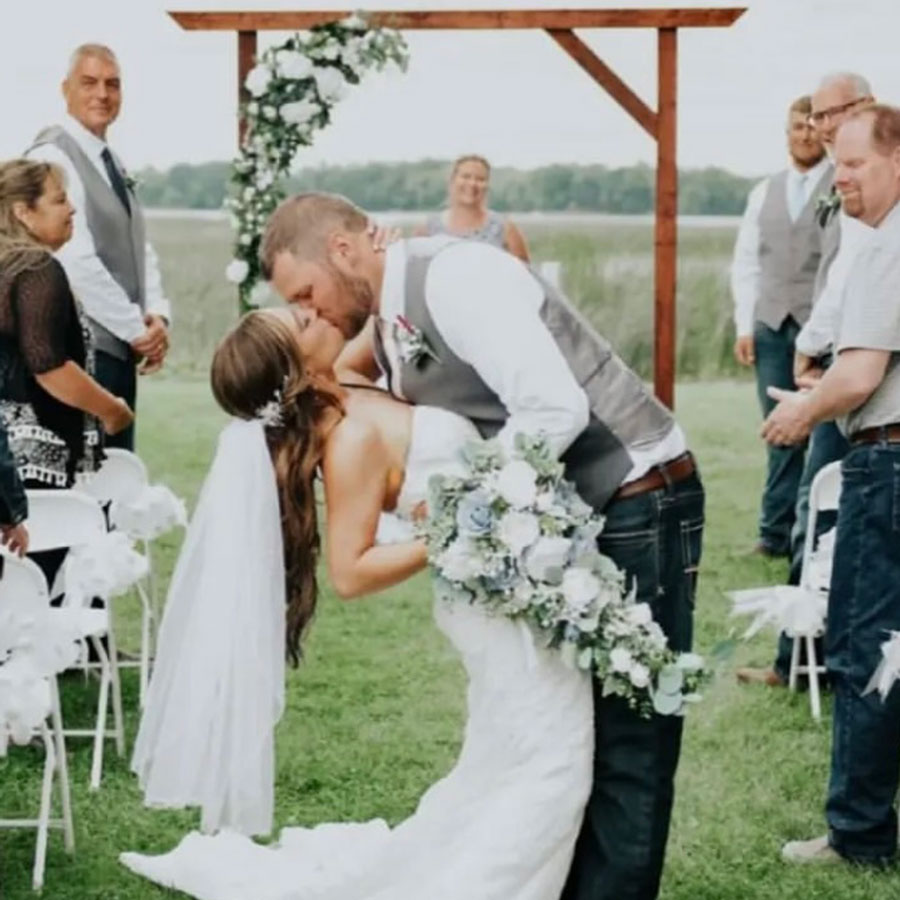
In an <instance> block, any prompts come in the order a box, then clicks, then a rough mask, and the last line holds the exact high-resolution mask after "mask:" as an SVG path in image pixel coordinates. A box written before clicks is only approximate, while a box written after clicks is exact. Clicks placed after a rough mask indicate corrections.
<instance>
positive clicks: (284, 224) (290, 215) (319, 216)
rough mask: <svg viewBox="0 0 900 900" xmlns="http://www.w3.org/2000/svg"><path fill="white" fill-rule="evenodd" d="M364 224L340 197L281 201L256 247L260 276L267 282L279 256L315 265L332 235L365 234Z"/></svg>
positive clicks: (359, 214) (351, 205) (356, 209)
mask: <svg viewBox="0 0 900 900" xmlns="http://www.w3.org/2000/svg"><path fill="white" fill-rule="evenodd" d="M368 224H369V218H368V216H367V215H366V214H365V213H364V212H363V211H362V210H361V209H360V208H359V207H358V206H356V204H354V203H351V202H350V201H349V200H348V199H347V198H346V197H342V196H340V194H325V193H319V192H309V193H305V194H295V195H294V196H293V197H288V198H287V199H286V200H282V201H281V203H280V204H279V205H278V207H277V209H276V210H275V212H273V213H272V215H271V216H270V217H269V221H268V222H267V223H266V230H265V232H263V237H262V241H261V242H260V246H259V261H260V267H261V268H262V274H263V277H264V278H266V279H267V280H268V279H271V277H272V269H273V267H274V265H275V258H276V257H277V256H278V255H279V254H280V253H283V252H284V251H288V252H289V253H291V254H293V255H294V256H295V257H296V258H297V259H298V260H302V261H306V260H310V261H313V262H317V261H320V260H323V259H325V256H326V248H327V244H328V236H329V235H330V234H331V233H332V232H334V231H337V230H343V231H352V232H357V231H365V229H366V227H367V226H368Z"/></svg>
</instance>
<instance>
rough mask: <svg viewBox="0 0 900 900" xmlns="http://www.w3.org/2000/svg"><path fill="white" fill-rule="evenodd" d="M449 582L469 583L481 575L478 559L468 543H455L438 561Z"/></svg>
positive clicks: (458, 541)
mask: <svg viewBox="0 0 900 900" xmlns="http://www.w3.org/2000/svg"><path fill="white" fill-rule="evenodd" d="M437 564H438V568H439V569H440V570H441V574H442V575H443V576H444V578H446V579H447V580H448V581H468V580H469V579H470V578H474V577H475V576H476V575H478V574H479V572H478V559H477V557H476V555H475V553H474V552H473V551H472V547H471V545H470V544H469V542H468V541H460V540H457V541H454V542H453V543H452V544H451V545H450V546H449V547H448V548H447V549H446V550H445V551H444V552H443V553H442V554H441V555H440V556H439V557H438V560H437Z"/></svg>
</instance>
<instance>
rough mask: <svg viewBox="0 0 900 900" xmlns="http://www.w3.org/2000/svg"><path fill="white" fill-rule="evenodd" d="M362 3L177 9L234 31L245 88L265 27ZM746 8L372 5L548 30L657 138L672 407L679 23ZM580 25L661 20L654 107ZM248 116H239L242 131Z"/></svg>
mask: <svg viewBox="0 0 900 900" xmlns="http://www.w3.org/2000/svg"><path fill="white" fill-rule="evenodd" d="M354 11H355V10H353V9H347V10H335V9H331V10H321V11H301V12H292V11H289V10H284V11H278V12H262V11H260V12H249V11H247V12H240V11H236V12H183V11H178V12H170V13H169V15H170V16H171V17H172V18H173V19H174V20H175V21H176V22H177V23H178V24H179V25H180V26H181V27H182V28H185V29H189V30H197V31H235V32H237V51H238V94H239V97H241V98H243V97H244V93H243V90H244V88H243V84H244V79H245V77H246V75H247V73H248V72H249V71H250V69H251V68H252V67H253V65H254V63H255V58H256V37H257V33H258V32H259V31H303V30H306V29H308V28H312V27H313V26H314V25H322V24H325V23H327V22H334V21H337V20H339V19H343V18H345V17H346V16H348V15H350V14H351V13H352V12H354ZM745 11H746V10H745V9H743V8H740V9H738V8H708V9H494V10H491V9H467V10H463V9H460V10H431V11H426V10H394V11H391V10H384V11H379V12H372V11H366V16H367V17H368V19H369V21H370V22H371V23H372V24H373V25H380V26H383V27H387V28H396V29H399V30H419V29H445V30H459V29H526V28H527V29H534V28H538V29H541V30H543V31H546V32H547V34H549V35H550V37H551V38H552V39H553V40H554V41H556V43H557V44H558V45H559V46H560V47H562V49H563V50H565V51H566V53H568V54H569V55H570V56H571V57H572V58H573V59H574V60H575V62H577V63H578V65H579V66H581V68H582V69H584V70H585V71H586V72H587V73H588V74H589V75H591V76H592V77H593V78H594V80H595V81H596V82H597V83H598V84H599V85H600V86H601V87H602V88H604V89H605V90H606V91H607V92H608V93H609V94H610V96H611V97H612V98H613V99H614V100H615V101H616V102H617V103H618V104H619V105H620V106H621V107H622V108H623V109H624V110H625V111H626V112H627V113H628V114H629V115H630V116H631V117H632V118H633V119H634V120H635V121H636V122H637V123H638V125H640V126H641V128H643V129H644V131H646V132H647V133H648V134H649V135H650V136H651V137H652V138H653V139H654V140H655V141H656V148H657V150H656V223H655V230H654V248H655V249H654V273H655V279H654V342H653V386H654V389H655V391H656V395H657V397H659V399H660V400H662V402H663V403H665V404H666V405H667V406H668V407H669V408H672V407H673V405H674V401H675V290H676V283H677V268H676V266H677V260H676V251H677V228H678V226H677V212H678V168H677V140H676V111H677V97H678V90H677V84H678V82H677V54H678V29H679V28H710V27H727V26H729V25H732V24H733V23H734V22H735V21H736V20H737V19H738V18H739V17H740V16H741V15H742V14H743V13H744V12H745ZM576 28H654V29H656V32H657V61H658V74H657V85H658V89H657V104H656V109H655V110H654V109H652V108H651V107H649V106H648V105H647V104H646V103H645V102H644V101H643V100H642V99H641V98H640V97H639V96H638V95H637V94H636V93H635V92H634V91H632V90H631V88H630V87H628V85H627V84H626V83H625V82H624V81H623V80H622V79H621V78H620V77H619V76H618V75H617V74H616V73H615V72H614V71H613V70H612V69H611V68H610V67H609V66H608V65H606V63H604V62H603V60H602V59H600V58H599V57H598V56H597V55H596V54H595V53H594V51H593V50H591V48H590V47H589V46H588V45H587V44H585V43H584V41H582V40H581V38H580V37H578V35H576V34H575V30H574V29H576ZM243 128H244V123H243V122H239V124H238V137H239V138H240V137H241V136H242V134H243Z"/></svg>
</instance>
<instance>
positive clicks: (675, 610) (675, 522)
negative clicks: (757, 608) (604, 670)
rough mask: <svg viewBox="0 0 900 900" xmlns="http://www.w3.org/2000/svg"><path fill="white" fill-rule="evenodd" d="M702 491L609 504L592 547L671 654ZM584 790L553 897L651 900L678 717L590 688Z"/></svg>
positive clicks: (679, 487)
mask: <svg viewBox="0 0 900 900" xmlns="http://www.w3.org/2000/svg"><path fill="white" fill-rule="evenodd" d="M703 509H704V496H703V485H702V484H701V482H700V478H699V476H698V475H697V474H694V475H691V476H690V477H689V478H687V479H685V480H684V481H681V482H679V483H678V484H674V485H669V486H668V487H666V488H664V489H661V490H658V491H649V492H647V493H646V494H639V495H637V496H635V497H629V498H626V499H624V500H618V501H614V502H612V503H610V504H609V505H608V506H607V507H606V509H605V510H604V514H605V515H606V517H607V518H606V527H605V528H604V530H603V533H602V534H601V535H600V544H599V545H600V550H601V552H603V553H605V554H607V555H608V556H610V557H611V558H612V559H613V560H614V561H615V562H616V563H617V564H618V565H619V566H621V567H622V568H623V569H624V570H625V571H626V572H627V574H628V578H629V582H630V581H631V579H636V580H637V600H638V602H644V603H648V604H649V605H650V607H651V609H652V610H653V615H654V617H655V619H656V621H657V622H659V624H660V625H661V626H662V628H663V630H664V631H665V632H666V634H667V635H668V638H669V644H670V646H672V647H673V648H674V649H676V650H689V649H690V648H691V640H692V635H693V618H694V595H695V591H696V585H697V567H698V565H699V563H700V552H701V545H702V538H703V522H704V518H703V515H704V513H703ZM594 723H595V729H596V750H595V758H594V786H593V791H592V793H591V797H590V800H589V801H588V806H587V809H586V811H585V819H584V824H583V825H582V829H581V834H580V835H579V838H578V844H577V846H576V850H575V858H574V860H573V862H572V869H571V871H570V873H569V879H568V883H567V884H566V887H565V890H564V891H563V894H562V897H563V900H653V898H655V897H656V896H657V893H658V891H659V880H660V876H661V874H662V867H663V861H664V858H665V851H666V840H667V838H668V834H669V820H670V818H671V813H672V801H673V798H674V778H675V770H676V768H677V766H678V756H679V752H680V749H681V732H682V723H683V719H681V718H680V717H678V716H657V715H654V716H653V717H652V718H650V719H643V718H641V717H640V716H639V715H637V713H635V712H633V711H632V710H631V709H629V708H628V705H627V704H626V703H625V702H623V701H621V700H619V699H617V698H611V697H603V696H602V690H601V685H599V684H598V683H597V682H595V684H594Z"/></svg>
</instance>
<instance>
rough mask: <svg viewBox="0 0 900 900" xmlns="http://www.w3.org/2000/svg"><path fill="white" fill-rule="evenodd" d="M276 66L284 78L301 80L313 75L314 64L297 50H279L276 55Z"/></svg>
mask: <svg viewBox="0 0 900 900" xmlns="http://www.w3.org/2000/svg"><path fill="white" fill-rule="evenodd" d="M275 66H276V67H277V69H278V74H279V75H281V76H282V78H291V79H294V80H299V79H301V78H308V77H309V76H310V75H311V74H312V70H313V64H312V63H311V62H310V60H309V59H308V58H307V57H306V56H304V55H303V54H302V53H298V52H297V51H296V50H279V51H278V52H277V53H276V54H275Z"/></svg>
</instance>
